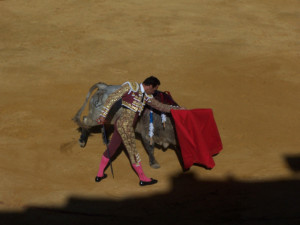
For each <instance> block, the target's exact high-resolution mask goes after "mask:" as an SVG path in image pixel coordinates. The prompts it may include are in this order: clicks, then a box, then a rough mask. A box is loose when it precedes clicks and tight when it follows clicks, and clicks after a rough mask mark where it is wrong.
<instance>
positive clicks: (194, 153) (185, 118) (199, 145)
mask: <svg viewBox="0 0 300 225" xmlns="http://www.w3.org/2000/svg"><path fill="white" fill-rule="evenodd" d="M171 114H172V116H173V119H174V121H175V128H176V133H177V138H178V141H179V145H180V149H181V155H182V159H183V164H184V168H185V169H189V168H190V167H191V166H192V165H193V164H194V163H197V164H201V165H204V166H205V167H206V168H208V169H211V168H213V167H214V166H215V162H214V160H213V158H212V156H213V155H215V154H217V153H219V152H220V151H221V150H222V148H223V146H222V141H221V138H220V134H219V131H218V128H217V125H216V122H215V119H214V115H213V112H212V110H211V109H192V110H171Z"/></svg>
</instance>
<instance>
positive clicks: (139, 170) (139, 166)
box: [132, 163, 151, 182]
mask: <svg viewBox="0 0 300 225" xmlns="http://www.w3.org/2000/svg"><path fill="white" fill-rule="evenodd" d="M132 167H133V169H134V170H135V172H136V173H137V174H138V176H139V178H140V180H141V181H146V182H148V181H151V179H150V178H148V177H147V176H146V175H145V174H144V171H143V168H142V164H141V163H136V164H132Z"/></svg>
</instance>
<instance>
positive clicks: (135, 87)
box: [122, 81, 140, 92]
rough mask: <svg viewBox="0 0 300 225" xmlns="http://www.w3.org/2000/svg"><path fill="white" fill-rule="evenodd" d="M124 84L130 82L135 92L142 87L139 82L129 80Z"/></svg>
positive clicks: (131, 88)
mask: <svg viewBox="0 0 300 225" xmlns="http://www.w3.org/2000/svg"><path fill="white" fill-rule="evenodd" d="M124 84H128V85H129V86H130V90H131V91H133V92H137V91H138V90H139V88H140V85H139V84H138V83H137V82H130V81H127V82H125V83H124ZM124 84H122V86H123V85H124Z"/></svg>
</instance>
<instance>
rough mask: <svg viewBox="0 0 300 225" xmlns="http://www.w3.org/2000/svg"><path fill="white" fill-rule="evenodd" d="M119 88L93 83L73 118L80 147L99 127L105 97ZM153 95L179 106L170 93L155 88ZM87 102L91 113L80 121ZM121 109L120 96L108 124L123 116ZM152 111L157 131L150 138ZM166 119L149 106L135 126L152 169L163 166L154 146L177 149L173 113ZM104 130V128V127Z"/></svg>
mask: <svg viewBox="0 0 300 225" xmlns="http://www.w3.org/2000/svg"><path fill="white" fill-rule="evenodd" d="M120 87H121V86H120V85H107V84H105V83H101V82H100V83H97V84H94V85H93V86H92V87H91V88H90V90H89V92H88V94H87V96H86V99H85V102H84V103H83V105H82V107H81V108H80V109H79V110H78V112H77V113H76V115H75V116H74V118H73V120H74V122H75V123H76V124H77V125H78V126H79V131H80V132H81V135H80V138H79V140H78V142H79V145H80V147H82V148H84V147H85V146H86V144H87V141H88V137H89V135H90V133H91V132H93V129H94V128H95V127H96V126H98V124H97V122H96V119H97V118H98V117H99V115H100V112H101V109H102V107H103V105H104V103H105V101H106V99H107V98H108V96H109V95H110V94H111V93H113V92H114V91H116V90H117V89H119V88H120ZM95 90H96V92H95V93H94V94H93V95H92V96H91V94H92V93H93V92H94V91H95ZM154 97H155V98H156V99H157V100H158V101H160V102H162V103H164V104H170V105H177V106H178V104H177V103H176V102H175V101H174V100H173V98H172V97H171V95H170V94H169V93H168V92H161V91H156V93H155V94H154ZM88 103H89V108H88V114H87V115H86V116H83V119H82V120H81V115H82V113H83V111H84V109H85V107H86V105H87V104H88ZM121 110H122V107H121V99H120V100H119V101H117V102H116V103H115V104H114V105H113V107H112V108H111V110H110V112H109V114H108V116H107V118H106V122H107V124H110V125H112V124H114V122H115V120H116V118H118V116H119V115H120V112H121ZM151 111H152V112H153V113H152V118H153V126H154V132H153V136H152V137H150V134H149V126H150V112H151ZM164 118H165V119H164V123H163V122H162V114H161V112H159V111H157V110H155V109H151V108H150V107H149V106H146V107H145V109H144V111H143V113H142V115H141V117H140V119H139V120H138V122H137V124H136V127H135V133H136V134H137V135H136V136H137V137H140V139H141V141H142V143H143V146H144V147H145V149H146V151H147V153H148V156H149V164H150V166H151V167H152V168H155V169H158V168H160V165H159V163H158V162H157V160H156V159H155V157H154V146H155V145H156V146H157V147H161V148H163V149H167V148H168V147H169V146H172V147H173V148H175V150H176V146H178V145H177V139H176V132H175V126H174V122H173V120H172V117H171V116H170V114H168V113H167V114H165V117H164ZM103 129H105V128H104V127H103ZM102 134H103V132H102ZM176 153H177V151H176ZM177 156H178V154H177Z"/></svg>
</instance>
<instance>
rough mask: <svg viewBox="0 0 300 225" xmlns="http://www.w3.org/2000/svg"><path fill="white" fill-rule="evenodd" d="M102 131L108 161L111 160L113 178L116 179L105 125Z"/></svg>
mask: <svg viewBox="0 0 300 225" xmlns="http://www.w3.org/2000/svg"><path fill="white" fill-rule="evenodd" d="M101 130H102V138H103V142H104V143H105V145H106V149H107V154H108V159H109V163H110V170H111V174H112V176H113V178H115V177H114V170H113V167H112V161H111V159H110V154H109V148H108V143H109V141H108V138H107V136H106V132H105V125H104V124H103V125H102V127H101Z"/></svg>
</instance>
